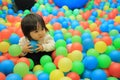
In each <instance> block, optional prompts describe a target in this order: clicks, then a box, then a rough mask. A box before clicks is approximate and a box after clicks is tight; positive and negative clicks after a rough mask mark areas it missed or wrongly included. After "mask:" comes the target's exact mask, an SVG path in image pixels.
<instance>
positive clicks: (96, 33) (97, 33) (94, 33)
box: [91, 31, 99, 39]
mask: <svg viewBox="0 0 120 80" xmlns="http://www.w3.org/2000/svg"><path fill="white" fill-rule="evenodd" d="M91 34H92V38H93V39H95V38H96V37H97V36H98V35H99V32H98V31H93V32H91Z"/></svg>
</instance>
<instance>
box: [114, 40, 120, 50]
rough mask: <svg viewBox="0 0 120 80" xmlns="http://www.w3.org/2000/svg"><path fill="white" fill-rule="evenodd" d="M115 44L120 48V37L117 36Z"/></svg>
mask: <svg viewBox="0 0 120 80" xmlns="http://www.w3.org/2000/svg"><path fill="white" fill-rule="evenodd" d="M113 45H114V46H115V48H116V49H120V38H116V39H115V40H114V41H113Z"/></svg>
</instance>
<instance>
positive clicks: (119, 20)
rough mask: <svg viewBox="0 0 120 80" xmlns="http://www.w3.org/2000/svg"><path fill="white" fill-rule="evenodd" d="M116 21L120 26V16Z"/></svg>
mask: <svg viewBox="0 0 120 80" xmlns="http://www.w3.org/2000/svg"><path fill="white" fill-rule="evenodd" d="M114 20H115V22H117V23H119V24H120V16H116V17H115V19H114Z"/></svg>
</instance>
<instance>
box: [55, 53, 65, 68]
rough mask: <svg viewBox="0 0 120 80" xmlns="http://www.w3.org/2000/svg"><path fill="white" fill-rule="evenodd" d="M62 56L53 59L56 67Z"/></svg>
mask: <svg viewBox="0 0 120 80" xmlns="http://www.w3.org/2000/svg"><path fill="white" fill-rule="evenodd" d="M63 57H64V56H61V55H60V56H57V57H56V58H55V59H54V64H55V65H56V66H57V67H58V62H59V60H60V59H61V58H63Z"/></svg>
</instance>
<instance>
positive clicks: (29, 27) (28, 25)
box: [21, 13, 48, 40]
mask: <svg viewBox="0 0 120 80" xmlns="http://www.w3.org/2000/svg"><path fill="white" fill-rule="evenodd" d="M38 24H39V25H40V26H41V27H42V30H43V29H45V30H46V31H48V29H47V28H46V26H45V22H44V20H43V18H42V17H41V16H40V15H38V14H35V13H31V14H28V15H26V16H25V17H24V18H23V19H22V21H21V29H22V32H23V34H24V35H25V37H27V38H28V39H29V40H31V39H32V38H31V36H30V32H31V31H34V30H37V27H38Z"/></svg>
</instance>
